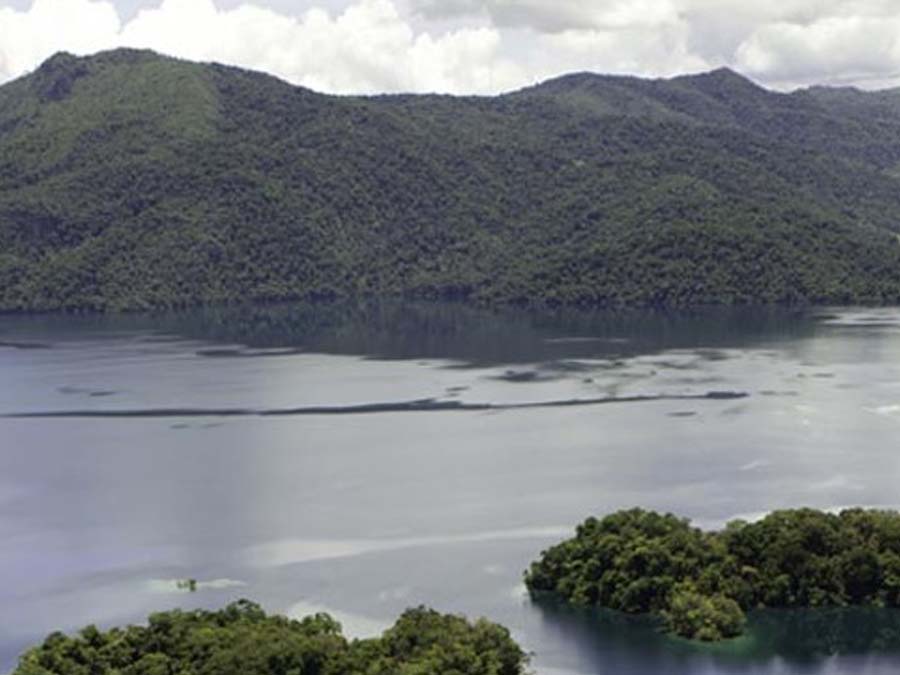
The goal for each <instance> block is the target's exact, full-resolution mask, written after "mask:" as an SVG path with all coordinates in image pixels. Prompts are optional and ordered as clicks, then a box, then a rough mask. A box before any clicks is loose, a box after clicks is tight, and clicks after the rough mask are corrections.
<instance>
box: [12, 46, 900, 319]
mask: <svg viewBox="0 0 900 675" xmlns="http://www.w3.org/2000/svg"><path fill="white" fill-rule="evenodd" d="M898 168H900V92H898V91H884V92H863V91H857V90H836V89H826V88H813V89H808V90H803V91H798V92H794V93H791V94H785V93H778V92H772V91H767V90H765V89H763V88H761V87H759V86H756V85H755V84H754V83H752V82H751V81H749V80H747V79H746V78H744V77H742V76H740V75H738V74H736V73H734V72H731V71H728V70H718V71H715V72H711V73H705V74H700V75H695V76H689V77H679V78H674V79H670V80H641V79H637V78H628V77H607V76H600V75H591V74H576V75H569V76H565V77H561V78H558V79H555V80H551V81H549V82H545V83H543V84H540V85H538V86H535V87H531V88H528V89H525V90H522V91H517V92H511V93H508V94H504V95H502V96H496V97H448V96H376V97H352V96H348V97H335V96H326V95H322V94H318V93H315V92H312V91H310V90H308V89H303V88H300V87H294V86H291V85H289V84H287V83H285V82H282V81H279V80H277V79H275V78H273V77H269V76H266V75H263V74H259V73H252V72H247V71H243V70H239V69H235V68H228V67H224V66H219V65H213V64H196V63H190V62H186V61H179V60H175V59H171V58H165V57H162V56H159V55H157V54H154V53H152V52H146V51H135V50H115V51H111V52H105V53H101V54H98V55H94V56H90V57H75V56H72V55H70V54H58V55H56V56H54V57H52V58H51V59H49V60H48V61H47V62H46V63H44V64H43V65H42V66H41V67H40V68H38V69H37V70H35V71H34V72H33V73H30V74H29V75H27V76H25V77H22V78H19V79H18V80H15V81H13V82H9V83H7V84H4V85H3V86H2V87H0V311H4V310H5V311H17V310H58V309H69V310H75V309H78V310H135V309H147V308H163V307H178V306H185V305H193V304H199V303H205V304H211V303H230V302H235V301H274V300H298V299H310V300H322V299H332V298H341V297H346V298H355V297H360V296H373V297H383V296H405V297H420V298H454V299H465V300H468V301H471V302H475V303H488V304H501V303H534V304H543V305H547V304H572V305H598V306H623V305H649V306H667V307H674V306H678V307H683V306H689V305H690V306H696V305H704V304H728V305H735V304H748V303H755V304H772V303H801V304H803V303H888V302H898V301H900V243H898V240H897V232H898V231H900V223H898V221H897V218H896V214H897V213H900V189H898V180H900V178H898V176H900V171H898Z"/></svg>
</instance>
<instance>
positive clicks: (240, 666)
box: [14, 601, 528, 675]
mask: <svg viewBox="0 0 900 675" xmlns="http://www.w3.org/2000/svg"><path fill="white" fill-rule="evenodd" d="M527 662H528V657H527V655H526V654H525V653H524V652H523V651H522V650H521V649H520V648H519V646H518V645H517V644H516V643H515V642H514V641H513V640H512V638H511V637H510V635H509V632H508V631H507V630H506V629H505V628H502V627H501V626H498V625H497V624H494V623H490V622H488V621H486V620H483V619H482V620H479V621H476V622H474V623H472V622H470V621H467V620H466V619H465V618H462V617H459V616H453V615H444V614H439V613H438V612H436V611H434V610H430V609H426V608H422V607H420V608H417V609H410V610H407V611H406V612H405V613H404V614H403V615H402V616H401V617H400V618H399V620H398V621H397V623H396V624H395V625H394V626H393V627H392V628H390V629H388V630H387V631H385V633H384V634H383V635H382V636H381V637H380V638H374V639H368V640H348V639H347V638H345V637H344V636H343V635H342V633H341V626H340V624H339V623H338V622H336V621H335V620H334V619H332V618H331V617H330V616H328V615H327V614H316V615H315V616H310V617H307V618H305V619H302V620H294V619H288V618H285V617H281V616H267V615H266V613H265V612H263V610H262V609H261V608H260V607H259V606H258V605H256V604H253V603H251V602H248V601H239V602H236V603H233V604H231V605H229V606H228V607H226V608H225V609H222V610H220V611H204V610H198V611H179V610H176V611H171V612H163V613H159V614H153V615H151V616H150V618H149V622H148V623H147V625H145V626H129V627H127V628H113V629H112V630H109V631H100V630H98V629H97V628H96V627H93V626H89V627H87V628H85V629H84V630H82V631H81V632H80V633H78V634H77V635H74V636H71V637H69V636H66V635H63V634H62V633H54V634H52V635H50V636H49V637H48V638H47V639H46V640H45V641H44V643H43V644H41V645H40V646H38V647H35V648H33V649H31V650H30V651H28V652H27V653H25V654H24V655H23V656H22V658H21V660H20V663H19V666H18V668H17V669H16V670H15V672H14V675H91V674H94V673H116V674H118V675H172V674H173V673H176V674H179V675H188V674H190V675H357V674H358V675H426V674H432V673H441V674H443V675H522V674H524V673H525V669H526V666H527Z"/></svg>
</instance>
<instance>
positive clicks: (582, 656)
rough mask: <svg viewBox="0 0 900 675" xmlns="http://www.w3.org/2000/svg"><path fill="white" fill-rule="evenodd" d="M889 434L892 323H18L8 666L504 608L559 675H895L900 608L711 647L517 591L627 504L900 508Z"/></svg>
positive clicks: (436, 310)
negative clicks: (160, 625)
mask: <svg viewBox="0 0 900 675" xmlns="http://www.w3.org/2000/svg"><path fill="white" fill-rule="evenodd" d="M33 415H38V416H37V417H34V416H33ZM898 432H900V310H893V309H887V310H836V311H831V312H828V313H824V312H807V313H804V312H787V311H777V312H776V311H766V312H761V311H755V312H749V311H740V312H738V311H731V312H703V313H696V314H676V315H665V314H648V313H628V314H618V315H615V314H608V313H580V312H559V313H544V314H539V313H529V312H517V311H504V312H486V311H479V310H473V309H470V308H465V307H460V306H454V305H438V306H429V305H387V306H350V307H348V306H324V307H323V306H305V305H300V306H290V307H276V308H228V309H218V310H205V311H197V312H190V313H185V314H180V315H161V316H127V317H58V316H57V317H0V543H2V545H0V575H2V578H3V579H4V582H5V583H4V584H3V585H2V587H0V670H8V669H9V668H11V667H12V666H13V665H14V663H15V658H16V655H17V654H18V653H19V652H20V651H21V649H22V648H24V647H25V646H26V645H28V644H30V643H33V642H35V641H36V640H39V639H40V638H42V637H43V636H44V635H45V634H47V633H48V632H49V631H51V630H55V629H63V630H72V629H76V628H78V627H80V626H82V625H84V624H86V623H90V622H96V623H98V624H100V625H104V626H106V625H112V624H115V623H121V622H128V621H139V620H141V619H142V618H143V617H144V616H146V614H147V613H149V612H151V611H156V610H161V609H166V608H171V607H176V606H181V607H191V606H210V607H215V606H219V605H221V604H223V603H225V602H227V601H229V600H231V599H235V598H238V597H250V598H253V599H255V600H258V601H260V602H261V603H263V604H264V605H265V607H266V608H267V609H269V610H270V611H274V612H289V613H293V614H297V615H300V614H305V613H308V612H311V611H322V610H324V611H329V612H331V613H333V614H334V615H335V616H336V617H337V618H338V619H339V620H341V621H342V623H343V624H344V626H345V628H346V629H347V631H348V632H350V633H352V634H357V635H369V634H374V633H377V632H378V631H379V630H381V629H382V628H383V627H385V626H386V625H388V624H389V623H390V622H392V620H393V619H394V618H395V617H396V615H397V614H398V613H399V612H401V611H402V610H403V609H404V608H406V607H408V606H412V605H417V604H420V603H424V604H428V605H431V606H434V607H436V608H438V609H441V610H443V611H452V612H463V613H466V614H469V615H472V616H476V615H485V616H488V617H489V618H491V619H494V620H497V621H500V622H502V623H504V624H506V625H507V626H509V627H510V628H511V629H512V630H513V632H514V634H515V636H516V637H517V638H518V639H519V640H520V641H521V642H522V643H523V644H524V645H525V646H526V647H527V648H528V649H529V650H531V651H533V652H534V653H535V658H534V666H535V669H536V670H537V672H538V673H541V674H547V675H559V674H561V673H566V674H572V673H584V674H589V673H619V674H630V673H635V674H638V673H639V674H642V675H643V674H647V675H650V674H651V673H652V674H653V675H659V674H662V673H688V672H690V673H704V674H706V673H709V674H713V673H716V674H718V673H792V674H793V673H816V674H820V673H821V674H824V673H851V672H852V673H871V674H873V675H875V674H881V673H888V672H891V673H893V672H896V670H897V668H898V666H900V649H898V646H900V639H898V634H900V628H898V623H900V620H898V617H897V614H896V613H894V612H889V611H880V612H878V611H876V612H872V611H869V610H849V611H842V612H826V613H806V612H801V613H785V612H782V613H778V612H768V613H762V614H759V615H755V616H754V617H753V618H752V621H751V628H752V629H751V631H750V633H749V634H748V636H746V637H745V638H742V639H741V640H738V641H735V642H733V643H728V644H726V645H718V646H715V647H705V646H700V645H695V644H691V643H686V642H683V641H679V640H675V639H672V638H669V637H666V636H663V635H660V633H659V631H658V627H657V626H656V624H654V622H652V621H648V620H646V619H634V618H628V617H622V616H619V615H616V614H611V613H605V612H587V613H585V612H576V611H573V610H569V609H566V608H564V607H559V606H553V605H552V604H551V605H548V604H547V603H532V602H531V601H530V600H529V599H528V598H527V597H526V595H525V594H524V592H523V588H522V585H521V573H522V570H523V569H524V568H525V567H526V566H527V564H528V562H529V561H530V560H532V559H534V558H535V557H536V556H537V554H538V553H539V552H540V551H541V549H542V548H545V547H546V546H548V545H550V544H552V543H554V542H555V541H557V540H558V539H560V538H562V537H564V536H568V535H569V534H570V533H571V532H572V529H573V527H574V524H575V523H577V522H579V521H581V520H583V519H584V518H585V517H586V516H587V515H589V514H603V513H606V512H608V511H611V510H615V509H619V508H626V507H631V506H635V505H640V506H644V507H648V508H655V509H659V510H665V511H673V512H676V513H679V514H682V515H685V516H689V517H691V518H692V519H693V520H694V521H695V522H697V523H698V524H701V525H703V526H708V527H715V526H719V525H721V524H722V523H724V522H725V521H727V520H729V519H732V518H736V517H742V518H752V517H754V516H756V515H758V514H761V513H763V512H765V511H768V510H770V509H773V508H780V507H795V506H812V507H818V508H839V507H841V506H850V505H862V506H877V507H897V506H898V501H897V491H896V485H897V479H898V477H900V455H898V453H897V440H896V439H897V436H898ZM187 577H192V578H196V579H198V580H199V581H200V582H201V583H200V588H199V590H198V592H197V593H193V594H189V593H185V592H183V591H179V590H178V589H177V588H176V586H175V580H176V579H180V578H187Z"/></svg>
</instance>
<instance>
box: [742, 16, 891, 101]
mask: <svg viewBox="0 0 900 675" xmlns="http://www.w3.org/2000/svg"><path fill="white" fill-rule="evenodd" d="M736 56H737V59H736V61H737V64H738V66H739V67H740V68H742V69H743V70H744V71H746V72H748V73H751V74H761V75H764V76H765V77H766V78H767V79H769V80H770V81H774V82H780V83H787V84H791V83H795V82H808V81H822V82H846V81H850V82H853V81H856V82H863V83H864V82H866V81H882V80H890V79H892V78H895V77H897V74H898V70H900V14H898V15H897V16H893V17H865V16H840V17H839V16H835V17H828V18H825V19H821V20H818V21H814V22H812V23H809V24H806V25H799V24H790V23H777V24H772V25H766V26H764V27H762V28H760V29H758V30H757V31H755V32H754V33H753V35H751V36H750V37H749V38H748V39H747V40H746V41H745V42H744V43H743V44H741V45H740V47H739V48H738V50H737V54H736Z"/></svg>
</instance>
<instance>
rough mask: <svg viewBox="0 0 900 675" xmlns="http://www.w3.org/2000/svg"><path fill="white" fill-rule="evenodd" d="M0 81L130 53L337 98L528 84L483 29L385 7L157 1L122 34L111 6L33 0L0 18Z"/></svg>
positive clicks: (378, 1) (491, 32) (497, 39)
mask: <svg viewBox="0 0 900 675" xmlns="http://www.w3.org/2000/svg"><path fill="white" fill-rule="evenodd" d="M0 12H2V13H0V66H2V67H3V70H0V80H3V79H8V78H9V77H13V76H15V75H18V74H20V73H22V72H23V71H25V70H27V69H30V68H33V67H35V66H36V65H38V64H39V63H40V62H41V61H42V60H43V59H45V58H47V57H48V56H50V55H51V54H52V53H53V52H55V51H59V50H67V51H71V52H73V53H76V54H86V53H91V52H94V51H98V50H100V49H107V48H110V47H112V46H129V47H141V48H149V49H154V50H156V51H159V52H162V53H165V54H170V55H174V56H180V57H184V58H189V59H195V60H202V61H219V62H223V63H227V64H233V65H240V66H244V67H248V68H253V69H258V70H264V71H267V72H270V73H273V74H275V75H278V76H280V77H283V78H285V79H287V80H289V81H291V82H294V83H297V84H302V85H306V86H310V87H313V88H315V89H318V90H322V91H328V92H335V93H374V92H383V91H441V92H476V93H477V92H488V91H494V90H497V89H508V88H513V87H515V86H518V85H520V84H522V83H525V82H526V81H527V80H526V76H525V74H524V73H523V72H522V71H521V70H520V69H519V68H518V67H517V66H516V65H515V64H514V63H513V62H511V61H509V60H508V59H504V58H503V57H502V55H500V47H501V36H500V34H499V32H498V31H497V30H495V29H492V28H489V27H482V28H464V29H458V30H451V31H445V32H443V33H441V34H439V35H431V34H429V33H427V32H418V33H417V32H416V31H415V30H414V29H413V27H412V26H411V25H410V23H409V22H408V21H407V19H405V18H404V17H403V16H402V15H401V14H400V12H399V11H398V9H397V7H396V5H395V4H394V3H393V2H391V0H357V2H355V4H353V5H351V6H350V7H348V8H347V9H346V10H345V11H343V12H341V13H340V14H337V15H334V16H332V15H331V14H329V13H327V12H325V11H324V10H321V9H312V10H309V11H308V12H306V13H305V14H303V15H302V16H300V17H291V16H287V15H284V14H279V13H276V12H274V11H271V10H268V9H265V8H262V7H259V6H255V5H251V4H243V5H240V6H238V7H236V8H233V9H229V10H222V9H218V8H217V7H216V5H215V4H214V3H213V1H212V0H163V2H162V3H161V5H160V6H159V7H156V8H153V9H145V10H142V11H141V12H139V13H138V14H137V15H136V16H135V17H134V18H133V19H132V20H131V21H129V22H128V23H127V24H125V25H121V24H120V22H119V19H118V16H117V14H116V12H115V8H114V6H113V5H112V4H111V3H110V2H105V1H102V0H101V1H92V0H35V2H34V4H33V5H32V6H31V8H30V9H29V10H28V11H18V12H17V11H14V10H12V9H3V10H0Z"/></svg>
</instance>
